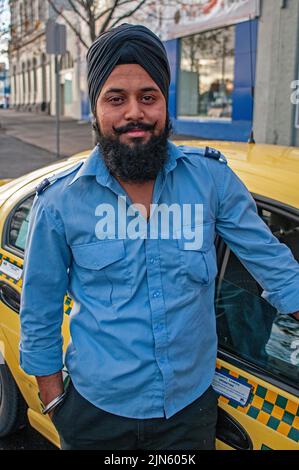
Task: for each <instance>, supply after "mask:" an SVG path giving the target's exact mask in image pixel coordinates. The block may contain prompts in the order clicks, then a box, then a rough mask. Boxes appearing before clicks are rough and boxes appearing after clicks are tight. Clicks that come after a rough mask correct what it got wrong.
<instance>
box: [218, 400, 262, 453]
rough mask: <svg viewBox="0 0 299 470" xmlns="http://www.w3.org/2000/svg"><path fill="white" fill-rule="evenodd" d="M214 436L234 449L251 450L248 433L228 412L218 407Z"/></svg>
mask: <svg viewBox="0 0 299 470" xmlns="http://www.w3.org/2000/svg"><path fill="white" fill-rule="evenodd" d="M216 437H217V439H219V440H220V441H222V442H224V443H225V444H227V445H229V446H230V447H232V448H233V449H236V450H252V449H253V444H252V440H251V439H250V436H249V434H248V433H247V432H246V431H245V429H244V428H243V427H242V426H241V425H240V424H239V423H238V421H236V420H235V418H233V417H232V416H231V415H230V414H229V413H227V412H226V411H225V410H223V409H222V408H218V419H217V428H216Z"/></svg>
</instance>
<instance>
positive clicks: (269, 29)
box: [10, 0, 299, 145]
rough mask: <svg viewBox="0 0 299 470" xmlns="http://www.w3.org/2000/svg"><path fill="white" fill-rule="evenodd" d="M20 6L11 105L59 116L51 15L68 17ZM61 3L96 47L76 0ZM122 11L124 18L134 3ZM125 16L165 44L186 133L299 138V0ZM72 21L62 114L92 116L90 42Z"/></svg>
mask: <svg viewBox="0 0 299 470" xmlns="http://www.w3.org/2000/svg"><path fill="white" fill-rule="evenodd" d="M111 2H112V0H98V2H97V4H98V8H99V9H100V11H101V9H102V10H103V11H105V10H106V9H107V8H108V7H109V6H111ZM10 5H11V15H12V34H11V43H10V75H11V100H10V102H11V106H12V107H15V108H17V109H27V110H32V111H38V112H46V113H50V114H52V115H54V114H55V111H56V94H55V67H54V57H53V56H51V55H49V54H47V53H46V41H45V25H46V21H47V19H48V18H52V19H56V20H57V21H58V22H60V23H65V22H64V20H63V19H62V18H61V16H58V18H57V12H56V13H55V11H53V10H52V9H51V7H49V2H48V1H47V0H10ZM55 5H57V7H58V6H59V5H60V6H61V5H62V6H63V8H64V12H66V14H67V17H68V19H69V21H70V22H71V23H72V24H73V25H75V26H76V29H77V31H80V34H82V35H83V36H84V37H85V39H86V41H85V42H86V44H90V38H89V37H88V31H86V25H85V24H84V21H82V20H80V18H79V16H78V15H76V14H75V13H74V12H73V11H71V9H70V7H69V2H68V0H55ZM122 8H123V10H120V16H122V14H124V15H125V14H126V10H125V9H126V8H127V9H129V10H130V9H132V2H125V3H124V6H123V7H122ZM104 19H105V17H103V18H102V19H100V20H99V21H104ZM123 21H126V22H131V23H135V24H136V23H141V24H145V25H146V26H148V27H150V28H151V29H152V30H153V31H155V32H156V33H157V34H158V35H159V36H160V37H161V39H162V40H163V41H164V44H165V47H166V50H167V53H168V56H169V61H170V65H171V74H172V80H171V86H170V94H169V113H170V116H171V118H172V122H173V126H174V130H175V132H176V133H180V134H187V135H193V136H196V137H198V138H205V139H220V140H235V141H245V142H246V141H247V140H248V138H249V136H250V134H251V130H252V129H254V137H255V139H256V141H257V142H265V143H277V144H282V145H298V144H299V0H279V1H278V0H277V1H273V0H184V1H183V2H180V0H178V1H174V0H173V1H172V0H159V1H157V2H155V1H151V2H148V3H147V4H146V5H144V6H143V7H142V9H140V10H138V11H137V12H136V14H134V15H133V16H132V17H125V16H124V20H123ZM98 26H99V25H98ZM66 27H67V53H66V54H65V55H64V56H62V57H60V67H61V71H60V74H59V75H60V77H59V82H60V109H61V113H62V115H65V116H70V117H73V118H75V119H88V118H89V114H90V109H89V102H88V94H87V83H86V59H85V54H86V47H84V46H83V45H82V43H81V42H80V40H79V39H78V37H77V36H76V34H75V33H74V31H73V30H72V28H70V27H69V25H68V24H66ZM296 88H297V90H298V91H297V90H296ZM294 96H295V97H296V98H298V99H296V100H295V101H294ZM291 97H293V99H292V98H291Z"/></svg>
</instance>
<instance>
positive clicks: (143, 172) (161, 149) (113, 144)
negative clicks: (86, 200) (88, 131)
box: [96, 119, 171, 183]
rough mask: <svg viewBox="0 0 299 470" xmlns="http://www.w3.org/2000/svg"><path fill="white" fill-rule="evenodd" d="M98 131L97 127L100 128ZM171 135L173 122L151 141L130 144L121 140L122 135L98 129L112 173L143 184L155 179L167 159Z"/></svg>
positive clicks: (124, 179)
mask: <svg viewBox="0 0 299 470" xmlns="http://www.w3.org/2000/svg"><path fill="white" fill-rule="evenodd" d="M97 130H98V129H97ZM170 134H171V123H170V120H169V119H167V124H166V126H165V128H164V130H163V131H162V133H161V134H159V135H152V136H151V137H150V139H149V140H148V142H146V143H144V144H143V143H141V142H138V140H139V139H138V138H136V139H135V140H136V143H134V145H132V146H129V145H127V144H123V143H121V142H120V141H119V136H116V137H105V136H103V135H102V134H101V132H100V131H99V130H98V132H96V138H97V142H98V144H99V146H100V148H101V150H102V154H103V158H104V161H105V164H106V166H107V168H108V170H109V171H110V173H111V174H112V175H113V176H116V177H118V178H120V179H121V180H122V181H126V182H135V183H143V182H145V181H150V180H154V179H155V178H156V176H157V175H158V173H159V171H160V170H162V168H163V167H164V164H165V162H166V161H167V158H168V149H167V139H168V137H169V136H170Z"/></svg>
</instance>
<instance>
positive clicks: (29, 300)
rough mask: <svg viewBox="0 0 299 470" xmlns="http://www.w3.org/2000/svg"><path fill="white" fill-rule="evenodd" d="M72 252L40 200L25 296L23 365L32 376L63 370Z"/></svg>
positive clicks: (34, 208)
mask: <svg viewBox="0 0 299 470" xmlns="http://www.w3.org/2000/svg"><path fill="white" fill-rule="evenodd" d="M70 258H71V255H70V249H69V247H68V245H67V242H66V239H65V233H64V227H63V223H62V221H61V220H59V218H58V216H57V215H56V214H55V213H54V212H52V211H51V210H50V209H49V208H48V207H46V205H45V204H44V203H43V201H42V198H40V197H36V198H35V199H34V202H33V206H32V209H31V212H30V221H29V228H28V234H27V240H26V250H25V259H24V269H23V285H22V295H21V310H20V320H21V337H20V365H21V367H22V369H23V370H24V371H25V372H26V373H28V374H30V375H36V376H41V375H50V374H53V373H55V372H58V371H59V370H61V369H62V367H63V362H62V344H63V339H62V334H61V325H62V321H63V302H64V296H65V294H66V291H67V288H68V267H69V264H70Z"/></svg>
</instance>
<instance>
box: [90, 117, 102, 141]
mask: <svg viewBox="0 0 299 470" xmlns="http://www.w3.org/2000/svg"><path fill="white" fill-rule="evenodd" d="M91 125H92V129H93V132H92V134H93V139H92V140H93V143H94V145H97V144H98V143H99V140H100V131H99V127H98V123H97V120H96V118H95V116H93V117H92V118H91Z"/></svg>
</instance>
